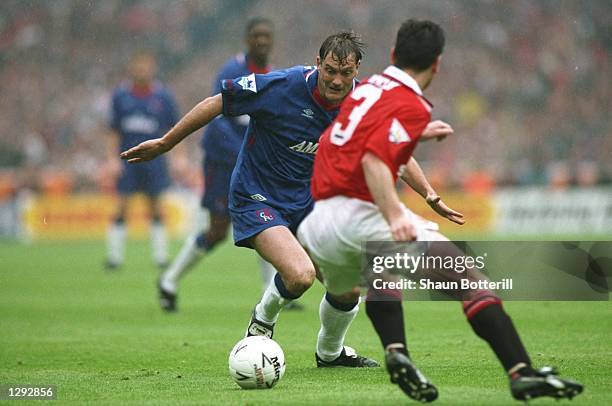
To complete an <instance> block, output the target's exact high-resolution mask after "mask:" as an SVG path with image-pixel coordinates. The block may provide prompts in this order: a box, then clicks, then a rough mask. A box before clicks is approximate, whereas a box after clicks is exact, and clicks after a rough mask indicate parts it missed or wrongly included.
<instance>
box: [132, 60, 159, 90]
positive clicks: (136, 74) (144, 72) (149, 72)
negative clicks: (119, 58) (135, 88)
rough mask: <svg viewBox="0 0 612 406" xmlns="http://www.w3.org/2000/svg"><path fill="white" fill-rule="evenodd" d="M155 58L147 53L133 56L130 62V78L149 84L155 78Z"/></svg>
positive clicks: (139, 82)
mask: <svg viewBox="0 0 612 406" xmlns="http://www.w3.org/2000/svg"><path fill="white" fill-rule="evenodd" d="M155 70H156V64H155V59H153V57H151V56H148V55H140V56H137V57H135V58H134V59H133V60H132V63H131V64H130V73H131V74H132V79H133V80H134V82H136V83H138V84H143V85H146V84H149V83H151V81H153V78H155Z"/></svg>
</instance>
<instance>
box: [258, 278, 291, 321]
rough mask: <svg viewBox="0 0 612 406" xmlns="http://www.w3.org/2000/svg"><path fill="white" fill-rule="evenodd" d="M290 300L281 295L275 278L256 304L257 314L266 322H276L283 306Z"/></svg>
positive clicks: (259, 318)
mask: <svg viewBox="0 0 612 406" xmlns="http://www.w3.org/2000/svg"><path fill="white" fill-rule="evenodd" d="M290 301H291V300H290V299H285V298H284V297H282V296H281V294H280V292H279V291H278V289H277V288H276V284H275V283H274V278H273V279H272V281H270V284H269V285H268V287H267V288H266V290H265V291H264V294H263V296H262V298H261V301H260V302H259V303H258V304H257V306H255V316H256V317H257V319H258V320H261V321H263V322H264V323H268V324H274V323H276V320H278V315H279V314H280V312H281V310H283V307H285V305H286V304H287V303H289V302H290Z"/></svg>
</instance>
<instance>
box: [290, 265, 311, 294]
mask: <svg viewBox="0 0 612 406" xmlns="http://www.w3.org/2000/svg"><path fill="white" fill-rule="evenodd" d="M315 277H316V272H315V268H314V266H313V265H312V264H308V265H303V266H300V267H299V268H295V269H294V271H293V272H291V275H290V276H289V277H288V278H287V279H288V281H287V282H286V283H287V285H288V286H287V289H288V290H289V291H291V292H292V293H294V294H296V295H302V294H303V293H304V292H306V291H307V290H308V289H309V288H310V287H311V286H312V284H313V283H314V280H315Z"/></svg>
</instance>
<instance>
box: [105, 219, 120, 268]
mask: <svg viewBox="0 0 612 406" xmlns="http://www.w3.org/2000/svg"><path fill="white" fill-rule="evenodd" d="M106 249H107V259H108V261H109V262H111V263H113V264H115V265H121V264H122V263H123V252H124V250H125V225H124V224H123V223H113V224H112V225H111V226H110V228H109V229H108V232H107V233H106Z"/></svg>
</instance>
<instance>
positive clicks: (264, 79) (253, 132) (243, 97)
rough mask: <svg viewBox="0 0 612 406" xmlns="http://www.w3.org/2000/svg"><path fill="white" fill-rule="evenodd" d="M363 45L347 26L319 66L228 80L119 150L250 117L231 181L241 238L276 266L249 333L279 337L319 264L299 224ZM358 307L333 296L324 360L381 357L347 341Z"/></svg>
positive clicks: (147, 155)
mask: <svg viewBox="0 0 612 406" xmlns="http://www.w3.org/2000/svg"><path fill="white" fill-rule="evenodd" d="M362 49H363V44H362V43H361V40H360V38H359V37H358V36H357V35H356V34H354V33H351V32H341V33H338V34H335V35H331V36H330V37H328V38H327V39H326V40H325V41H324V42H323V44H322V45H321V48H320V50H319V55H318V56H317V66H316V67H304V66H296V67H293V68H290V69H286V70H283V71H277V72H272V73H269V74H266V75H257V74H250V75H248V76H243V77H241V78H237V79H234V80H224V81H223V82H222V86H221V94H217V95H215V96H212V97H209V98H207V99H205V100H203V101H202V102H200V103H199V104H198V105H197V106H196V107H194V108H193V109H192V110H191V111H190V112H189V113H188V114H187V115H186V116H185V117H183V118H182V119H181V120H180V121H179V123H178V124H177V125H176V126H175V127H174V128H173V129H172V130H170V131H169V132H168V133H167V134H166V135H164V137H163V138H161V139H157V140H150V141H146V142H144V143H142V144H140V145H139V146H137V147H135V148H131V149H130V150H128V151H125V152H123V153H122V154H121V157H122V158H123V159H126V160H128V162H141V161H147V160H150V159H152V158H154V157H156V156H158V155H159V154H162V153H164V152H167V151H169V150H170V149H172V148H173V147H174V146H175V145H176V144H177V143H179V142H180V141H181V140H182V139H184V138H185V137H187V136H188V135H189V134H191V133H192V132H193V131H195V130H197V129H198V128H200V127H202V126H204V125H206V124H208V123H209V122H211V121H212V120H213V119H214V118H215V117H217V116H218V115H220V114H221V113H223V114H224V115H228V116H240V115H243V114H248V115H249V116H250V117H251V121H250V123H249V128H248V130H247V134H246V137H245V139H244V142H243V144H242V148H241V150H240V154H239V155H238V161H237V163H236V167H235V168H234V171H233V173H232V179H231V186H230V200H229V208H230V215H231V219H232V225H233V229H234V241H235V244H236V245H238V246H245V247H250V248H254V249H255V250H257V252H258V253H259V254H260V255H261V256H262V257H263V258H264V259H266V260H267V261H269V262H270V263H272V264H273V265H274V267H275V268H276V269H277V271H278V274H277V275H276V276H275V278H274V281H273V283H270V285H269V286H268V288H267V289H266V291H265V292H264V295H263V297H262V299H261V301H260V302H259V304H257V306H256V307H255V309H254V311H253V315H252V318H251V322H250V324H249V326H248V328H247V335H266V336H268V337H271V336H272V334H273V328H274V324H275V322H276V320H277V318H278V315H279V313H280V311H281V310H282V308H283V307H284V306H285V305H286V304H287V303H288V302H290V301H291V300H294V299H297V298H298V297H300V296H301V295H302V294H303V293H304V292H305V291H306V290H307V289H308V288H309V287H310V286H311V285H312V283H313V282H314V279H315V274H316V272H315V267H314V265H313V263H312V261H311V260H310V258H309V257H308V254H307V253H306V252H305V251H304V249H303V248H302V246H301V245H300V244H299V242H298V241H297V239H296V238H295V236H294V233H295V231H296V229H297V226H298V225H299V223H300V221H301V220H302V219H303V218H304V217H305V216H306V214H308V212H309V211H310V210H311V208H312V204H313V201H312V196H311V195H310V178H311V175H312V164H313V160H314V154H315V152H316V150H317V147H318V141H319V136H320V134H321V133H322V132H323V130H324V129H325V128H326V127H327V126H328V125H329V124H330V123H331V122H332V120H333V119H334V118H335V117H336V115H337V112H338V107H339V105H340V103H341V102H342V100H343V99H344V97H346V95H347V94H348V93H349V92H350V91H351V90H352V89H353V87H354V86H355V77H356V76H357V72H358V68H359V64H360V61H361V57H362ZM357 310H358V296H356V297H355V296H352V297H351V298H348V299H347V298H343V297H334V296H332V295H330V294H326V295H325V297H324V298H323V300H322V302H321V307H320V316H321V321H322V328H321V331H320V332H319V339H318V342H317V353H316V359H317V365H318V366H321V367H326V366H350V367H369V366H378V363H376V361H373V360H371V359H368V358H365V357H362V356H358V355H357V354H355V353H354V352H353V351H351V349H349V348H348V347H344V345H343V341H344V336H345V334H346V331H347V330H348V327H349V326H350V324H351V322H352V321H353V319H354V317H355V316H356V314H357Z"/></svg>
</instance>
